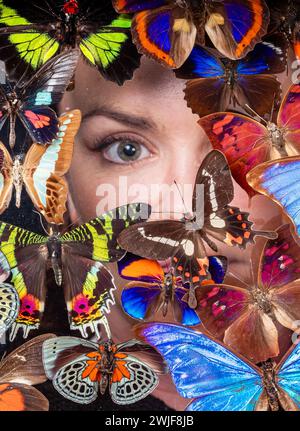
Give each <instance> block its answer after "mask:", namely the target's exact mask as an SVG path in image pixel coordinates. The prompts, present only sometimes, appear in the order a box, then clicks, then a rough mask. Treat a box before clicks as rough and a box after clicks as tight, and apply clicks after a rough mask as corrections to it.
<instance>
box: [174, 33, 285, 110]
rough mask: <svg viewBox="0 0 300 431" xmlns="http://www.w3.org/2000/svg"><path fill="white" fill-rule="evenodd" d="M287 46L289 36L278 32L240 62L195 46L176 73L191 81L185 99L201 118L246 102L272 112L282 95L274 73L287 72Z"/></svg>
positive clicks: (252, 106)
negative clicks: (286, 36)
mask: <svg viewBox="0 0 300 431" xmlns="http://www.w3.org/2000/svg"><path fill="white" fill-rule="evenodd" d="M287 49H288V44H287V41H286V39H285V38H284V37H283V36H282V35H279V34H276V35H273V36H272V37H270V38H269V39H268V40H265V41H264V42H262V43H259V44H257V45H256V46H255V48H254V50H253V51H251V52H250V53H249V54H248V55H247V56H246V57H245V58H243V59H241V60H237V61H233V60H228V59H222V60H221V59H220V57H219V56H217V55H216V54H215V51H214V50H212V49H209V48H203V47H201V46H198V45H196V46H195V48H194V49H193V51H192V53H191V55H190V56H189V58H188V59H187V61H186V62H185V63H184V64H183V66H182V67H181V68H179V69H177V70H176V71H175V73H176V76H177V77H178V78H182V79H187V80H188V82H187V84H186V88H185V98H186V100H187V103H188V106H189V107H190V108H191V109H192V111H193V112H194V113H196V114H198V115H200V117H203V116H205V115H208V114H212V113H214V112H222V111H226V110H228V109H229V108H230V107H231V106H232V105H233V106H236V105H238V106H241V107H244V106H245V104H248V105H250V106H251V108H252V109H253V110H254V111H255V112H256V113H257V114H259V115H260V116H264V115H265V114H266V113H270V112H271V111H272V108H273V104H274V98H275V100H277V99H279V98H280V95H281V88H280V83H279V81H278V80H277V79H276V77H275V76H274V74H277V73H281V72H284V70H285V67H286V61H287Z"/></svg>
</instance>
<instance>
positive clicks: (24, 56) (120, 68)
mask: <svg viewBox="0 0 300 431" xmlns="http://www.w3.org/2000/svg"><path fill="white" fill-rule="evenodd" d="M0 7H1V12H0V46H1V49H0V58H1V59H2V60H3V61H5V63H6V67H7V69H8V71H9V72H10V76H11V77H13V78H14V77H15V76H19V75H20V74H21V73H23V72H24V70H25V71H26V70H28V69H29V70H30V69H31V70H37V69H39V68H40V67H41V66H42V65H43V64H44V63H46V62H47V61H48V60H49V59H51V58H52V57H53V56H56V55H57V54H58V53H60V52H65V51H66V50H69V49H70V48H76V47H78V48H79V50H80V51H81V54H82V56H83V58H84V59H85V60H86V61H87V62H88V63H89V64H90V65H92V66H94V67H96V68H97V69H98V70H99V72H100V73H101V74H102V76H104V77H105V78H106V79H109V80H111V81H114V82H116V83H118V84H119V85H122V84H123V83H124V81H125V80H126V79H131V78H132V75H133V71H134V70H135V69H136V68H137V67H138V66H139V62H140V55H139V54H138V52H137V50H136V48H135V46H134V44H133V43H132V41H131V34H130V27H131V19H130V17H129V16H126V15H120V16H119V15H118V14H117V13H116V12H115V11H114V9H113V7H112V5H111V0H101V2H99V1H98V0H64V1H63V0H62V1H56V0H34V1H31V2H30V5H29V4H24V2H23V1H22V0H17V1H16V0H1V1H0Z"/></svg>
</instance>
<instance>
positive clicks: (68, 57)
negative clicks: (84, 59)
mask: <svg viewBox="0 0 300 431" xmlns="http://www.w3.org/2000/svg"><path fill="white" fill-rule="evenodd" d="M78 54H79V53H78V51H77V50H72V51H70V52H68V53H66V54H61V55H59V56H57V57H55V58H54V59H52V60H50V61H49V62H48V63H47V64H45V65H44V66H43V67H41V69H39V70H38V72H36V73H35V75H34V76H33V77H32V78H31V79H30V80H29V81H28V82H27V83H26V84H25V85H24V84H23V85H22V87H19V88H18V87H17V91H18V94H19V97H20V99H21V103H22V105H21V108H20V109H19V111H17V113H18V116H19V118H20V120H21V121H22V123H23V124H24V126H25V127H26V129H27V131H28V133H29V134H30V136H31V138H32V139H33V141H34V142H37V143H40V144H47V143H49V142H51V140H52V139H55V138H56V134H57V133H58V120H57V117H56V114H55V112H54V111H53V110H52V109H51V108H49V105H53V104H57V103H59V102H60V100H61V98H62V96H63V94H64V92H65V90H66V88H67V86H68V85H69V82H70V80H71V78H72V77H73V75H74V72H75V68H76V65H77V61H78Z"/></svg>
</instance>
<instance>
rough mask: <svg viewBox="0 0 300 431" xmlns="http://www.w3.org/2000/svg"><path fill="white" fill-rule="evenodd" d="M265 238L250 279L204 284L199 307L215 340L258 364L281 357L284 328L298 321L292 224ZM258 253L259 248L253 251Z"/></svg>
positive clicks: (299, 278) (298, 257)
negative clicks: (265, 240) (271, 236)
mask: <svg viewBox="0 0 300 431" xmlns="http://www.w3.org/2000/svg"><path fill="white" fill-rule="evenodd" d="M276 232H277V234H278V238H277V239H276V240H270V241H267V242H266V243H265V245H264V247H263V249H262V251H261V255H260V260H259V262H258V265H257V268H255V266H254V261H255V259H254V256H253V257H252V265H253V266H254V271H253V274H252V277H251V280H250V282H249V283H248V282H243V284H241V283H237V280H234V281H235V283H230V284H228V283H227V284H219V285H213V284H211V285H207V286H202V287H201V289H197V290H196V297H197V303H198V307H197V309H196V311H197V312H198V314H199V317H200V319H201V321H202V323H203V325H204V327H205V328H206V329H207V330H208V331H209V333H211V334H212V335H213V336H214V337H216V338H217V339H219V340H221V341H224V343H225V344H226V345H227V346H229V347H231V348H233V349H234V350H235V351H237V352H239V353H241V354H242V355H244V356H245V357H247V358H248V359H249V360H251V361H252V362H255V363H259V362H263V361H266V360H267V359H269V358H273V357H277V356H278V355H279V353H280V347H279V341H280V339H281V336H282V334H283V331H284V328H288V329H290V330H294V328H295V326H294V325H295V321H297V320H300V305H299V304H300V265H299V262H300V246H299V245H298V244H297V242H296V241H295V239H294V238H293V236H292V234H291V232H290V225H283V226H281V227H280V228H278V229H277V230H276ZM254 253H255V254H257V253H258V250H257V248H256V249H255V250H254Z"/></svg>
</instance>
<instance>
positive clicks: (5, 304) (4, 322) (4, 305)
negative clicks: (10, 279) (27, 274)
mask: <svg viewBox="0 0 300 431" xmlns="http://www.w3.org/2000/svg"><path fill="white" fill-rule="evenodd" d="M19 307H20V300H19V296H18V294H17V292H16V290H15V288H14V287H13V286H12V285H11V284H9V283H0V337H1V336H2V335H3V334H4V333H5V332H6V331H7V330H8V329H9V328H10V327H11V325H12V324H13V323H14V321H15V320H16V318H17V316H18V313H19ZM0 399H1V396H0ZM0 410H1V408H0Z"/></svg>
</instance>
